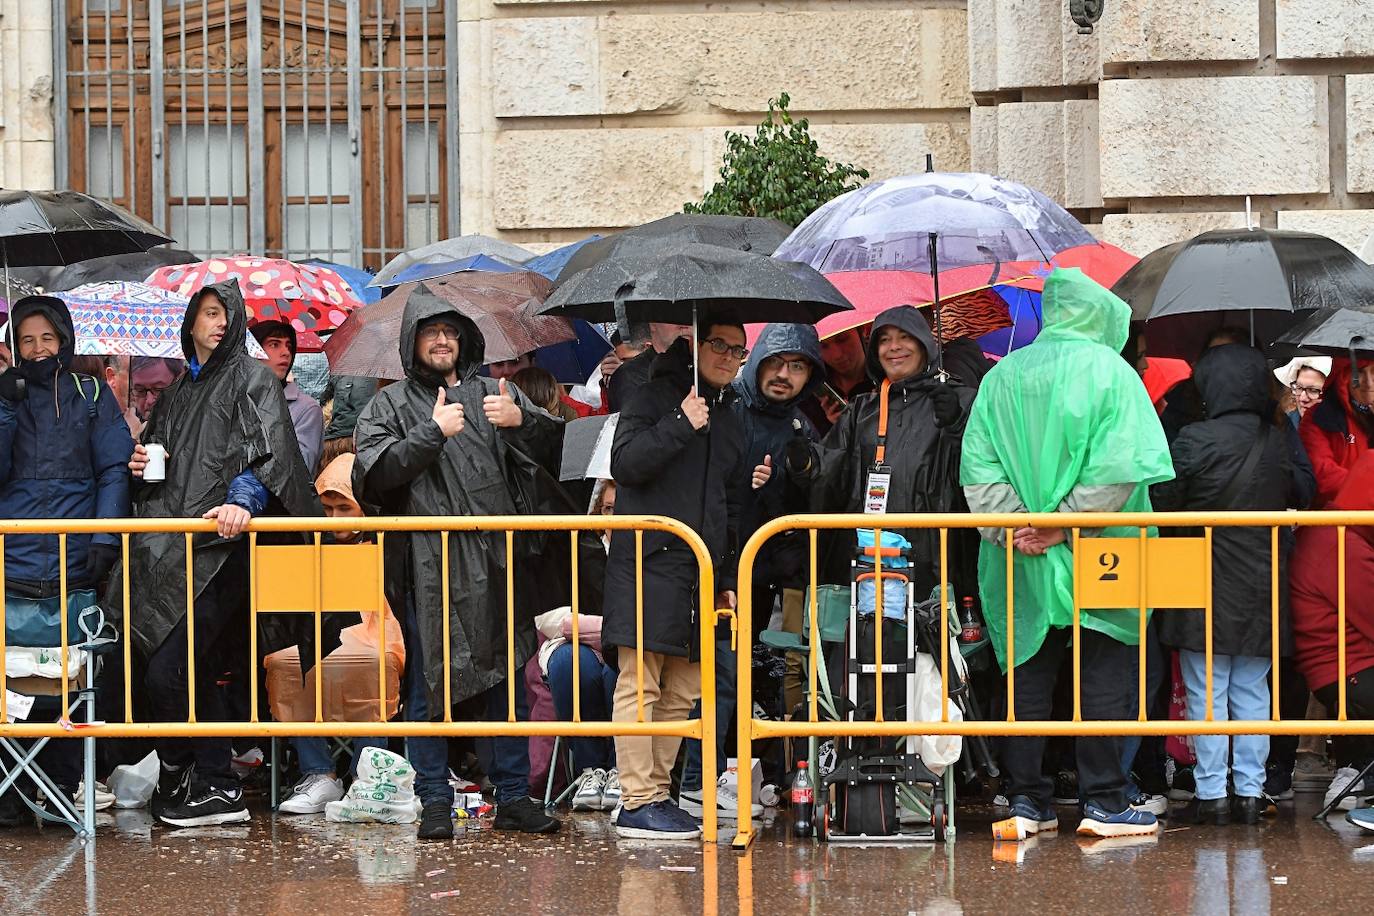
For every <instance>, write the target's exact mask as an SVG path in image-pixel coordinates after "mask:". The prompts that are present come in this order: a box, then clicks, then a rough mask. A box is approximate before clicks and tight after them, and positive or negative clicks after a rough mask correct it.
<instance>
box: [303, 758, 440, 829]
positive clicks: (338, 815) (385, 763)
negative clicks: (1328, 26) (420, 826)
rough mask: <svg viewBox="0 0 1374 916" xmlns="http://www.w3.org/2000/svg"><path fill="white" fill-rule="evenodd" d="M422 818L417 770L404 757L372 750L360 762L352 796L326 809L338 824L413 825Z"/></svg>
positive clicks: (349, 788) (326, 816)
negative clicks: (416, 785)
mask: <svg viewBox="0 0 1374 916" xmlns="http://www.w3.org/2000/svg"><path fill="white" fill-rule="evenodd" d="M419 816H420V800H419V799H418V798H416V797H415V768H414V767H412V766H411V765H410V761H409V760H406V759H405V758H404V757H402V756H401V755H400V754H393V753H392V752H391V751H387V750H383V749H381V748H376V747H373V748H368V749H367V750H365V751H364V752H363V754H362V756H361V757H360V758H359V760H358V776H357V778H356V779H354V780H353V785H351V786H349V787H348V793H347V794H346V795H344V797H343V798H342V799H340V800H339V801H336V802H330V803H329V804H328V805H326V806H325V809H324V817H325V820H327V821H329V822H331V823H335V824H413V823H415V820H416V818H418V817H419Z"/></svg>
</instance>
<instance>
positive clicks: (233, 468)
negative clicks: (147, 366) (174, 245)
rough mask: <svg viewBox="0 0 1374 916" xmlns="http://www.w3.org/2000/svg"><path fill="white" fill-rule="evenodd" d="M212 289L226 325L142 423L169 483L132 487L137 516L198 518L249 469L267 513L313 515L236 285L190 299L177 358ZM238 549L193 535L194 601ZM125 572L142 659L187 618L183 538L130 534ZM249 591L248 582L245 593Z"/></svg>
mask: <svg viewBox="0 0 1374 916" xmlns="http://www.w3.org/2000/svg"><path fill="white" fill-rule="evenodd" d="M212 292H213V293H215V294H216V295H217V296H218V297H219V299H220V301H221V302H223V303H224V307H225V310H226V312H227V313H228V326H227V327H226V328H225V331H224V337H223V338H222V340H221V341H220V343H219V345H218V346H217V347H215V350H214V352H213V353H212V354H211V355H210V358H209V359H208V360H206V361H205V364H204V365H203V366H201V367H200V370H199V372H198V373H196V374H193V373H191V372H184V373H182V374H181V375H180V376H179V377H178V378H177V379H176V381H174V382H172V384H171V385H169V386H168V388H167V390H166V391H165V392H163V394H162V397H161V398H159V399H158V402H157V406H156V407H155V408H154V409H153V413H152V416H150V417H149V418H148V425H147V426H146V427H145V428H144V430H143V441H144V442H145V443H148V442H157V443H161V444H162V445H163V446H165V447H166V449H167V452H168V458H167V479H166V480H164V481H162V482H160V483H141V484H138V485H136V487H135V492H134V500H133V504H134V515H135V516H136V517H138V518H200V517H201V515H202V514H204V513H205V512H207V511H209V510H210V509H213V508H215V507H216V506H220V505H223V504H224V503H225V501H226V499H227V498H228V496H229V489H230V483H231V482H232V481H234V479H235V478H236V477H238V476H239V475H240V474H242V473H243V472H245V471H252V472H253V476H254V477H256V478H257V480H258V482H259V483H261V485H262V487H263V488H265V489H266V491H267V494H268V503H267V509H266V512H267V514H273V515H289V516H297V517H307V518H308V517H313V516H318V515H320V505H319V501H318V500H317V499H316V498H315V492H314V490H313V489H312V487H311V479H310V474H309V472H308V471H307V470H306V467H305V462H304V460H302V458H301V450H300V448H299V447H298V446H297V444H296V436H295V432H294V431H293V428H292V425H291V416H290V414H289V413H288V411H287V408H286V399H285V397H283V395H282V387H281V383H280V382H278V381H277V377H276V376H275V375H273V374H272V372H271V370H269V369H268V368H267V367H266V366H264V365H263V364H262V363H260V362H258V361H257V360H256V359H253V357H251V356H249V355H248V347H247V345H246V344H245V343H244V336H245V334H246V328H247V324H248V313H247V310H246V308H245V307H244V303H243V294H242V293H241V292H239V287H238V284H237V283H234V282H233V281H229V282H225V283H217V284H215V285H213V286H206V287H203V288H202V289H200V290H198V291H197V292H196V294H195V295H194V296H192V297H191V301H190V303H189V304H188V305H187V307H186V319H185V321H184V322H183V323H182V326H181V349H182V352H183V353H185V355H186V359H187V361H188V362H190V361H193V360H194V359H195V356H196V350H195V344H194V343H193V342H192V339H191V328H192V326H193V325H194V323H195V316H196V312H197V310H198V309H199V308H200V303H201V301H202V300H203V299H204V297H205V296H206V295H207V294H209V293H212ZM236 544H237V539H236V540H235V541H226V540H224V539H222V538H220V537H219V536H217V535H214V534H201V535H196V537H195V539H194V557H195V559H194V571H195V593H196V595H197V596H199V595H200V594H202V593H203V592H204V591H205V590H206V588H208V587H209V585H210V583H211V581H212V580H213V579H214V578H215V576H216V574H217V573H218V572H219V570H220V568H221V567H223V566H224V563H225V561H226V560H227V559H228V558H229V555H230V553H231V552H232V551H233V550H234V549H235V547H236ZM129 573H130V587H131V589H132V598H133V601H134V606H135V607H136V608H137V609H138V610H137V613H136V614H135V615H134V617H133V619H132V629H133V638H134V645H135V647H136V648H137V649H138V650H139V651H140V652H141V653H143V654H144V655H145V656H147V655H151V654H152V653H153V652H155V651H156V650H157V648H158V647H159V646H161V645H162V643H163V640H165V639H166V638H167V636H168V634H170V633H171V632H172V630H173V629H174V628H175V627H176V625H177V624H178V623H179V622H180V621H181V620H182V619H184V618H185V616H186V539H185V537H184V536H183V535H180V534H142V535H134V536H133V538H132V545H131V547H130V559H129ZM224 585H225V584H224V583H219V587H224ZM247 587H248V585H247V583H246V582H245V583H244V584H243V588H244V589H245V593H246V589H247Z"/></svg>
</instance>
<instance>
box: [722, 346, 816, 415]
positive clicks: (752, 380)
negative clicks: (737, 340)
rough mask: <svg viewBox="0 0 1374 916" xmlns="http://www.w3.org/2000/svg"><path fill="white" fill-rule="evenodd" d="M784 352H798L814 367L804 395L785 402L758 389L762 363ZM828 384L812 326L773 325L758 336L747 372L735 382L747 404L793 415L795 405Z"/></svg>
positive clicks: (803, 391) (745, 370)
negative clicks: (772, 397)
mask: <svg viewBox="0 0 1374 916" xmlns="http://www.w3.org/2000/svg"><path fill="white" fill-rule="evenodd" d="M781 353H798V354H800V355H801V356H802V358H803V359H805V360H806V361H807V362H809V363H810V364H811V378H809V379H808V380H807V382H806V384H805V385H804V386H803V387H802V390H801V392H800V393H799V394H798V395H797V396H796V397H794V398H791V399H790V400H788V401H786V402H785V403H781V404H780V403H777V402H775V401H772V400H769V398H768V397H767V395H765V394H764V393H763V390H762V389H761V388H759V368H760V367H761V366H762V365H763V361H764V360H766V359H769V358H770V357H774V356H777V355H779V354H781ZM823 384H825V362H824V361H823V360H822V359H821V339H820V337H819V336H818V335H817V334H816V329H815V327H813V326H812V325H809V324H770V325H768V326H767V327H765V328H764V329H763V331H762V333H760V334H759V338H758V340H757V341H756V342H755V343H754V349H753V350H752V351H751V352H750V353H749V361H748V362H746V363H745V364H744V371H743V372H742V373H741V374H740V377H739V378H738V379H736V380H735V390H737V391H738V392H739V393H740V397H741V398H742V399H743V400H744V403H745V404H746V405H748V406H749V407H750V408H751V409H754V410H775V411H778V412H780V413H789V414H790V413H791V411H792V407H793V405H795V404H796V403H797V402H798V401H801V400H802V399H804V398H806V397H807V396H808V395H810V394H813V393H814V392H815V391H816V389H818V388H820V387H821V385H823Z"/></svg>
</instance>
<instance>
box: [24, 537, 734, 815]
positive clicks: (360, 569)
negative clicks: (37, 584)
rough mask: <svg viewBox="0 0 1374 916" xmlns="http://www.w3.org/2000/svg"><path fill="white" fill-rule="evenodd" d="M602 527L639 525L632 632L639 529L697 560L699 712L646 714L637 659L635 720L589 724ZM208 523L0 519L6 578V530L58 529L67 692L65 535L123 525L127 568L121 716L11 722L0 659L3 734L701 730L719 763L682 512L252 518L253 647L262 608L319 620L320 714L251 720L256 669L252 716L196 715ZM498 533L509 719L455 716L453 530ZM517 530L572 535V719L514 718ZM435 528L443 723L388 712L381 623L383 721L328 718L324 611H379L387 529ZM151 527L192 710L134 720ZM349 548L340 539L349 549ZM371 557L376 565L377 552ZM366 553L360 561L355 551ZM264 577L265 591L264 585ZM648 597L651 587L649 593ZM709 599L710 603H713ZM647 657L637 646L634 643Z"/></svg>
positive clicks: (703, 627) (711, 641) (706, 608)
mask: <svg viewBox="0 0 1374 916" xmlns="http://www.w3.org/2000/svg"><path fill="white" fill-rule="evenodd" d="M607 529H611V530H618V531H634V532H635V579H636V586H635V591H636V594H635V614H636V631H637V632H639V633H641V634H642V632H643V620H644V599H645V593H644V587H643V573H644V570H643V562H644V549H643V541H644V532H645V531H659V532H665V533H668V534H672V535H674V536H676V537H677V538H679V539H680V540H681V541H683V543H685V544H686V545H687V547H688V548H689V549H690V550H691V551H692V553H693V554H694V555H695V556H696V560H697V567H698V570H699V582H698V588H699V594H700V595H701V596H702V598H701V603H702V604H703V610H702V612H701V614H700V621H699V623H700V640H701V699H702V702H701V710H702V711H701V718H700V719H690V720H685V721H679V722H654V721H646V718H645V712H644V675H643V665H642V664H641V665H640V669H639V683H638V698H637V707H638V714H637V716H636V721H634V722H615V721H604V722H587V721H583V719H582V699H581V681H580V677H579V675H580V672H579V670H578V667H579V662H578V659H579V657H580V654H581V653H580V645H581V644H580V632H581V631H580V628H579V624H578V615H579V611H580V609H579V601H578V594H577V591H578V582H579V570H578V557H577V536H578V533H579V532H582V531H594V532H601V531H605V530H607ZM214 531H215V523H214V522H212V521H201V520H199V519H194V520H193V519H93V520H79V521H66V520H51V521H47V520H0V582H3V581H4V540H5V538H6V537H7V536H10V535H27V534H48V535H52V534H55V535H57V536H58V550H59V564H58V566H59V569H60V570H61V578H60V581H59V598H60V601H61V606H62V609H63V610H62V614H61V641H62V646H61V649H62V660H61V666H62V671H61V685H62V687H61V689H62V695H63V696H64V697H65V696H69V695H70V684H69V677H68V670H67V652H68V647H69V645H70V644H71V638H70V637H71V635H72V634H69V633H68V632H67V613H66V607H67V576H66V569H67V538H68V537H69V536H70V535H80V534H118V535H120V544H121V555H122V556H123V558H124V563H123V564H121V565H122V569H123V575H122V578H121V579H120V588H121V589H122V594H123V599H124V600H123V604H124V608H125V613H124V617H123V621H122V624H121V633H120V637H121V640H122V642H123V647H122V651H123V656H124V672H125V678H124V708H125V721H124V722H98V723H91V724H85V723H71V722H67V721H59V722H9V721H8V715H7V695H6V686H7V684H6V672H5V670H4V665H0V736H4V737H13V738H41V737H54V738H69V737H76V738H114V737H139V738H158V737H164V738H191V737H206V736H212V735H213V736H224V737H290V736H303V737H305V736H320V737H331V736H333V737H341V738H346V737H366V736H370V735H377V736H381V737H404V736H424V737H452V736H474V737H507V736H527V737H534V736H548V737H554V736H564V737H617V736H618V737H631V736H646V737H649V736H677V737H682V738H696V739H699V740H700V739H702V738H703V737H704V738H705V740H702V741H701V754H702V772H703V773H714V772H715V771H716V742H715V740H714V736H715V734H716V724H715V719H716V697H715V683H716V671H715V626H716V614H715V613H714V612H713V611H714V600H715V578H714V570H713V568H712V562H711V555H710V552H709V551H708V550H707V548H706V545H705V544H704V543H703V542H702V540H701V538H700V537H699V536H698V535H697V534H696V532H694V531H692V530H691V529H690V528H688V527H687V526H686V525H684V524H683V523H682V522H679V521H677V520H676V519H671V518H664V517H659V516H631V515H613V516H581V515H579V516H534V515H532V516H444V517H431V516H424V517H384V518H341V519H326V518H311V519H295V518H291V519H288V518H260V519H255V520H253V521H252V522H251V524H250V525H249V528H248V532H249V534H248V537H249V556H250V572H249V596H248V597H249V609H250V631H251V632H250V653H251V658H252V659H253V663H254V665H256V663H257V626H256V623H257V617H258V615H259V614H268V613H309V614H313V615H314V622H315V665H316V671H318V672H320V674H319V675H318V676H317V677H316V678H315V721H314V722H262V721H258V702H257V700H258V678H257V677H256V672H255V676H254V677H253V678H251V679H250V682H249V683H250V688H249V689H250V694H251V709H252V712H251V715H250V720H249V721H247V722H202V721H199V720H198V719H197V718H196V698H195V680H196V679H195V615H194V613H192V611H193V599H194V590H193V583H194V578H193V574H192V561H193V544H192V539H193V537H194V535H196V534H210V533H213V532H214ZM336 531H339V532H347V531H362V532H367V533H375V534H376V535H377V543H376V544H375V546H374V547H373V550H372V551H371V552H370V553H368V552H367V551H364V552H363V554H364V556H359V555H358V554H357V553H353V554H343V553H341V552H340V551H338V550H336V548H335V546H334V545H324V544H323V542H322V537H323V535H324V534H326V533H330V532H336ZM475 531H500V532H504V533H505V540H506V558H507V562H506V583H505V585H506V640H507V642H506V647H507V652H506V658H507V664H508V666H509V667H508V669H507V672H506V674H507V691H508V693H507V701H508V702H507V709H508V716H507V720H506V721H505V722H455V721H453V717H452V704H451V703H450V702H448V701H449V699H450V697H451V692H450V691H451V678H450V674H451V672H450V665H451V659H450V657H449V651H450V645H449V639H448V636H449V595H448V582H449V566H448V559H449V536H450V535H451V534H452V533H455V532H459V533H462V532H475ZM517 531H567V532H569V535H570V549H571V577H572V596H571V601H570V602H569V604H570V607H571V608H572V613H573V636H572V645H573V656H572V657H573V721H572V722H517V721H516V720H515V702H514V694H515V678H516V676H517V675H518V672H517V671H516V669H515V652H514V621H515V582H516V577H517V575H521V574H525V573H523V571H517V570H516V568H515V567H516V561H515V552H514V550H513V549H512V548H513V544H514V537H515V532H517ZM392 532H401V533H422V532H437V533H440V534H442V535H443V537H442V542H441V544H442V548H441V557H442V560H443V564H444V568H443V571H442V581H443V586H444V608H443V612H444V613H443V628H444V645H443V661H444V697H445V701H446V702H445V712H444V716H443V720H442V721H434V722H393V721H388V716H387V708H386V706H387V692H388V691H387V686H386V645H385V639H386V636H385V633H386V628H385V626H384V625H382V626H379V627H378V631H379V633H380V640H379V645H378V652H377V666H378V673H377V678H378V685H377V686H378V698H379V709H378V720H377V721H372V722H326V721H324V720H323V704H322V694H321V690H322V685H323V681H324V678H323V676H322V668H321V667H320V666H321V664H322V659H321V656H320V653H321V640H320V631H321V620H322V615H323V614H324V613H326V612H329V611H339V610H348V611H362V612H365V613H366V612H373V611H380V610H381V609H382V608H384V607H385V606H386V598H385V592H384V583H385V560H384V557H383V548H384V545H385V540H386V536H387V534H388V533H392ZM152 533H174V534H176V533H180V534H183V535H184V536H185V538H186V582H187V591H186V609H187V617H186V624H187V626H186V628H187V666H188V672H187V675H188V677H187V680H188V710H189V715H188V716H187V721H185V722H135V721H134V719H133V685H132V682H131V678H130V671H131V670H132V667H131V661H132V659H131V647H130V636H131V634H132V624H131V618H136V617H137V614H138V609H137V608H136V607H134V606H133V605H132V604H131V601H130V594H131V586H133V585H135V584H136V583H131V582H130V576H129V564H128V557H129V549H130V537H131V536H136V535H140V534H152ZM266 533H288V534H302V533H304V534H310V535H313V538H312V541H313V542H312V543H311V544H309V545H300V546H295V545H292V546H284V545H270V546H269V545H259V544H258V542H257V541H258V535H260V534H266ZM345 549H347V548H345ZM374 559H375V566H374V565H373V563H372V560H374ZM360 560H361V561H362V562H359V561H360ZM264 578H266V580H267V581H268V582H269V583H270V586H269V588H268V589H266V590H263V589H260V587H259V586H260V583H262V581H263V580H264ZM648 597H649V598H650V599H651V600H652V598H653V595H652V594H651V595H649V596H648ZM708 602H709V603H708ZM4 616H5V607H4V601H3V591H0V657H3V653H4V648H5V643H4V638H5V637H4V633H5V627H4ZM638 651H639V653H640V658H641V661H642V658H643V654H642V653H643V648H642V639H641V648H640V649H639V650H638ZM702 792H703V799H702V807H703V815H702V836H703V838H704V839H705V840H706V841H708V842H715V840H716V783H715V781H714V780H711V779H706V780H703V782H702Z"/></svg>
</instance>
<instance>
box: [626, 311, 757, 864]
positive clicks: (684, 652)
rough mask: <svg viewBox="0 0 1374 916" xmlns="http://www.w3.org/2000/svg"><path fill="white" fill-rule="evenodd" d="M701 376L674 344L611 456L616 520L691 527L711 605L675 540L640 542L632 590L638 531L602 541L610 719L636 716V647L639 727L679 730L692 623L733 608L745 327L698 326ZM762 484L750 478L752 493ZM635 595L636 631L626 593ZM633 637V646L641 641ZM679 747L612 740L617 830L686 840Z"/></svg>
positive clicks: (694, 658)
mask: <svg viewBox="0 0 1374 916" xmlns="http://www.w3.org/2000/svg"><path fill="white" fill-rule="evenodd" d="M700 327H701V329H702V331H701V334H700V339H699V344H700V346H699V352H700V358H699V366H696V367H694V366H693V365H692V347H691V343H690V341H687V340H677V341H674V342H673V344H672V346H670V347H669V348H668V350H667V352H665V353H663V354H662V355H660V356H659V358H658V359H657V360H656V361H655V363H654V366H653V371H652V374H651V377H650V379H649V382H648V384H646V385H644V386H642V387H640V388H638V389H637V390H635V391H633V392H632V393H631V394H630V396H629V398H628V401H627V403H626V404H625V405H624V406H623V407H622V409H621V412H620V422H619V425H618V426H617V427H616V433H615V442H614V443H613V444H612V446H611V476H612V477H614V478H615V481H616V484H617V485H618V493H617V497H618V499H617V505H616V511H617V512H618V513H620V514H622V515H624V514H629V515H666V516H668V517H670V518H675V519H678V520H679V521H682V522H684V523H685V524H687V525H689V526H691V527H692V528H693V529H694V530H695V531H696V532H697V533H698V534H700V535H701V538H702V540H703V541H704V542H705V543H706V546H707V548H708V549H709V550H710V552H711V558H712V560H713V563H714V566H715V570H716V583H715V584H716V589H717V590H718V594H716V595H700V594H698V593H697V584H698V581H699V580H698V570H697V562H696V557H695V556H694V555H693V553H692V551H691V549H690V548H688V547H687V545H686V544H684V543H683V542H682V541H681V540H680V539H679V538H677V537H675V536H674V535H671V534H667V533H662V532H645V533H644V534H643V542H642V543H643V555H642V556H643V566H642V569H643V583H642V591H641V590H640V589H639V588H637V583H636V567H637V563H636V546H635V545H636V533H635V532H632V531H616V532H613V533H612V535H611V550H610V556H609V558H608V559H607V562H606V589H605V594H606V598H605V608H604V617H603V622H602V645H603V646H606V647H607V651H608V652H609V651H610V647H612V646H614V647H616V650H617V651H618V653H619V660H620V664H619V667H620V677H619V680H618V681H617V683H616V690H615V709H614V712H613V714H612V719H614V720H615V721H617V722H634V721H636V720H637V719H638V718H639V702H640V701H639V696H638V691H639V682H640V679H641V672H640V670H639V667H638V666H639V657H640V656H639V651H638V650H639V649H642V650H643V666H644V668H643V672H642V678H643V685H644V696H643V710H644V720H645V721H654V722H679V721H682V720H684V719H686V718H688V713H689V712H690V710H691V708H692V704H693V703H695V702H696V701H697V699H698V698H699V697H700V695H701V666H700V664H699V661H698V660H699V659H700V657H701V646H700V641H699V639H698V634H699V632H700V620H701V617H700V616H699V615H701V614H712V613H714V612H715V609H716V608H717V607H734V606H735V592H734V587H735V564H736V553H735V552H736V546H737V544H738V533H739V528H738V522H739V515H740V491H741V490H742V489H744V488H745V487H746V484H744V481H746V480H749V479H750V463H749V460H748V457H749V456H748V454H747V452H746V442H745V434H744V429H743V427H742V425H741V423H740V419H739V416H738V415H737V414H736V413H735V412H734V411H733V410H732V409H731V406H730V405H731V402H732V401H733V400H734V396H735V395H734V392H733V391H732V389H731V387H730V383H731V382H733V381H734V379H735V376H736V375H737V374H738V373H739V368H740V364H741V363H742V362H743V361H744V358H745V357H746V356H748V355H749V351H748V350H747V349H746V348H745V346H744V342H745V337H744V328H743V327H742V326H741V325H739V324H737V323H734V322H729V321H718V320H717V321H713V320H711V319H710V318H709V317H708V318H706V319H704V320H703V321H702V322H701V323H700ZM768 477H769V469H768V468H767V467H757V468H755V469H754V475H753V481H754V484H755V486H762V485H763V483H765V482H766V481H767V479H768ZM637 594H642V595H643V596H644V599H645V600H644V605H643V612H644V618H643V622H642V626H641V625H640V624H639V622H638V621H637V620H636V605H637V602H636V595H637ZM641 634H642V639H643V642H642V643H641V642H640V639H641ZM681 742H682V739H681V738H676V737H666V736H664V737H619V738H616V740H615V751H616V764H617V766H618V767H619V769H620V785H621V792H622V807H621V808H620V809H618V810H616V811H615V812H614V813H613V814H612V815H611V818H612V821H613V822H614V823H615V825H616V831H617V832H618V833H619V834H620V835H621V836H624V837H631V838H639V839H682V840H690V839H695V838H696V837H699V836H700V835H701V827H700V825H699V824H698V823H697V821H696V819H695V818H694V817H692V816H691V815H690V814H688V813H687V812H685V811H683V810H682V809H681V808H679V807H678V806H676V805H674V804H673V803H672V801H671V799H670V798H669V790H670V782H669V773H670V772H671V770H672V768H673V764H674V762H675V761H676V760H677V752H678V748H679V746H680V745H681Z"/></svg>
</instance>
